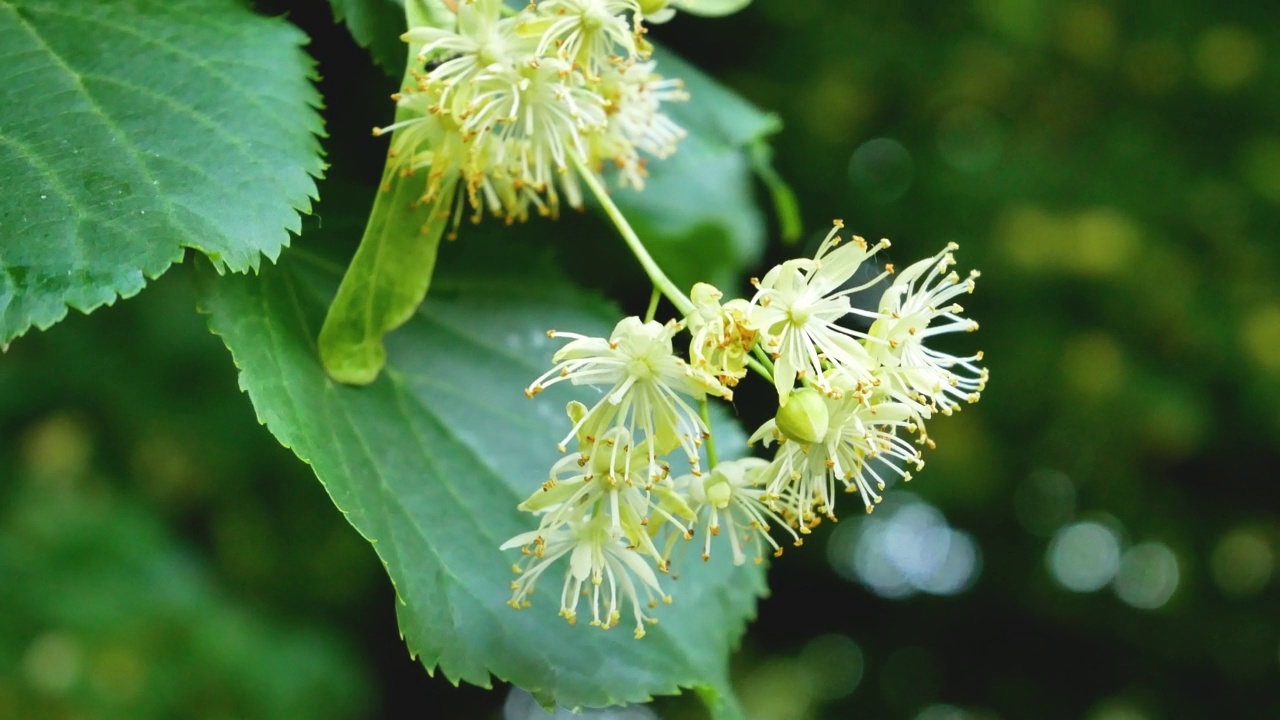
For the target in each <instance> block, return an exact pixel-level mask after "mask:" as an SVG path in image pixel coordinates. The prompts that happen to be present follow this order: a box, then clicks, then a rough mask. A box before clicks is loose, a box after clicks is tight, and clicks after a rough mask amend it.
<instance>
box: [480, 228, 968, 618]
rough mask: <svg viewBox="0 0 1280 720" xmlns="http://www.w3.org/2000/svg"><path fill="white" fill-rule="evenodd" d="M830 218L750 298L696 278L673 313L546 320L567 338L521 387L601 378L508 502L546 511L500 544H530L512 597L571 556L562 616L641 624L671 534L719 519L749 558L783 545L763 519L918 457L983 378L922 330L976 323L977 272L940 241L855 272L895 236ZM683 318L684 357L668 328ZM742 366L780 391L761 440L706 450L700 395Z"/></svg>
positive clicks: (905, 469)
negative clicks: (750, 450)
mask: <svg viewBox="0 0 1280 720" xmlns="http://www.w3.org/2000/svg"><path fill="white" fill-rule="evenodd" d="M841 228H842V224H841V223H840V222H839V221H836V223H835V227H834V228H833V229H832V230H831V232H830V233H829V234H828V235H827V237H826V239H825V240H824V241H823V242H822V244H821V245H820V246H819V248H818V250H817V253H816V254H815V255H814V257H812V258H802V259H796V260H788V261H786V262H784V263H782V264H780V265H778V266H776V267H774V268H772V269H771V270H770V271H769V272H768V273H767V274H766V275H765V276H764V277H763V278H762V279H760V280H756V281H753V283H754V285H755V288H756V292H755V294H754V296H752V297H750V298H737V299H731V300H728V301H727V302H722V299H723V293H721V292H720V291H719V290H717V289H716V288H714V287H712V286H710V285H707V284H703V283H700V284H698V285H696V286H695V287H694V288H693V290H692V293H691V296H690V297H689V298H687V299H686V300H685V305H686V306H688V307H691V308H692V310H691V311H689V312H688V313H687V314H686V316H685V317H684V318H683V320H682V321H680V322H669V323H667V324H665V325H664V324H660V323H657V322H654V321H652V320H648V321H646V320H641V319H640V318H637V317H629V318H626V319H624V320H622V321H621V322H619V323H618V325H617V327H615V328H614V331H613V333H612V334H611V335H610V336H609V337H608V338H593V337H585V336H582V335H576V334H569V333H556V332H554V331H553V332H551V333H549V334H550V335H551V337H553V338H554V337H567V338H570V342H569V343H568V344H566V345H565V346H564V347H562V348H561V349H560V350H559V352H557V353H556V354H555V356H554V358H553V361H554V363H555V365H554V367H553V368H552V369H551V370H550V371H548V372H547V373H546V374H544V375H543V376H542V377H540V378H538V379H537V380H535V381H534V383H533V384H532V385H530V387H529V388H528V389H527V390H526V394H528V395H529V396H530V397H532V396H534V395H536V394H538V393H539V392H541V391H542V390H543V389H545V388H546V387H549V386H551V385H553V384H555V383H558V382H561V381H566V380H567V381H569V382H570V383H572V384H575V385H583V384H585V385H592V386H595V387H597V388H599V389H601V390H602V391H603V394H602V396H601V397H600V399H599V401H598V402H596V404H595V405H594V406H593V407H590V408H588V407H586V406H585V405H582V404H581V403H578V402H576V401H575V402H570V403H569V406H568V414H569V418H570V420H571V427H570V430H569V432H568V435H567V436H566V438H565V440H564V441H563V442H562V443H561V446H560V450H561V452H564V451H565V449H566V447H565V444H566V443H568V442H569V441H570V440H576V442H577V452H575V453H572V454H569V455H567V456H566V457H564V458H562V459H561V460H560V461H559V462H557V463H556V464H555V466H554V467H553V468H552V469H551V473H550V477H549V479H548V480H547V481H546V482H544V483H543V485H542V487H541V488H539V489H537V490H535V491H534V492H533V494H532V495H531V496H530V497H529V498H528V499H527V500H525V501H524V502H523V503H522V504H521V505H520V509H521V510H523V511H526V512H529V513H532V514H533V515H536V516H538V517H539V519H540V523H539V527H538V529H537V530H532V531H529V532H526V533H522V534H520V535H517V536H516V537H514V538H512V539H511V540H510V541H508V542H507V543H506V544H505V545H503V548H504V549H510V548H515V547H520V548H522V551H523V552H524V558H523V559H522V560H521V561H520V562H518V563H517V564H516V566H515V569H516V571H517V572H518V573H520V576H519V578H518V579H517V580H516V581H515V582H514V583H512V590H513V595H512V599H511V601H510V604H511V605H512V606H514V607H517V608H520V607H524V606H526V605H528V604H529V600H528V597H529V595H530V593H531V592H532V591H533V589H534V583H535V581H536V580H537V579H538V578H539V577H541V576H542V575H543V574H544V573H545V572H546V571H547V569H548V568H549V567H550V566H551V565H553V564H554V563H555V562H556V561H557V560H558V559H559V558H560V557H563V556H565V555H568V556H569V562H568V567H567V568H566V569H565V571H564V585H563V589H562V592H561V607H560V613H561V615H563V616H564V617H566V618H567V619H569V620H570V621H572V620H574V619H575V618H576V617H577V609H578V606H579V604H580V601H581V598H582V597H584V596H585V597H586V598H588V600H587V604H588V605H589V606H590V608H591V618H592V624H594V625H598V626H601V627H605V628H608V627H611V626H613V625H614V624H615V623H616V622H617V621H618V619H619V618H620V617H621V614H622V612H623V611H624V609H628V610H629V612H631V613H632V615H633V617H634V620H635V623H636V635H637V637H639V636H641V635H643V634H644V625H645V623H646V622H652V618H651V617H650V616H649V614H648V613H647V612H646V609H645V608H646V607H649V608H652V607H654V606H656V603H657V601H658V600H659V599H662V600H666V601H668V602H669V601H670V597H669V596H667V595H666V594H665V593H664V592H663V591H662V585H661V583H660V581H659V576H660V575H661V574H663V573H666V572H667V571H668V566H669V563H670V562H671V561H672V554H673V549H674V548H676V547H677V546H678V545H680V544H681V542H682V541H684V540H690V539H692V538H694V537H700V541H701V542H700V543H699V544H700V545H701V555H702V557H703V558H704V559H709V558H710V556H711V553H712V549H713V546H714V545H716V544H717V543H718V542H721V541H719V540H717V539H716V538H719V537H721V536H725V537H727V538H728V544H729V552H730V554H731V557H732V560H733V562H734V563H735V564H741V563H743V562H745V560H746V558H747V556H748V554H749V553H750V552H754V555H755V560H756V561H757V562H760V561H761V560H762V559H763V556H764V553H765V552H766V550H768V551H770V552H772V553H774V554H780V553H781V552H782V545H781V544H780V542H779V538H778V537H775V536H774V535H771V533H772V532H774V531H776V533H775V534H781V535H783V536H785V537H783V538H782V540H784V541H785V542H790V543H792V544H794V545H800V544H802V541H803V536H804V535H805V534H808V533H809V532H811V530H812V528H813V527H814V526H815V525H817V524H818V523H820V522H821V520H822V519H823V518H829V519H832V520H834V519H835V518H836V514H835V513H836V498H837V496H838V495H839V494H841V493H842V492H843V493H852V494H856V495H858V496H859V497H860V498H861V500H862V503H863V506H864V507H865V508H866V510H867V512H870V511H871V510H872V509H873V508H874V507H875V504H876V503H878V502H879V501H880V498H881V493H882V492H883V491H884V490H885V489H886V487H887V486H888V484H889V483H890V482H892V481H894V480H898V479H900V480H904V481H905V480H909V479H911V476H912V472H913V471H918V470H919V469H920V468H922V467H923V466H924V460H923V457H922V452H921V450H920V447H921V446H924V447H932V445H933V443H932V441H931V440H929V437H928V434H927V433H926V431H925V424H926V422H927V421H930V420H932V419H933V418H934V416H935V415H938V414H942V415H949V414H951V413H952V412H954V411H955V410H957V409H959V408H960V407H961V406H962V404H963V403H972V402H976V401H977V400H978V397H979V394H980V392H981V391H982V389H983V387H984V386H985V384H986V380H987V371H986V370H985V369H984V368H982V367H981V366H980V365H979V364H978V363H979V362H980V361H981V359H982V354H981V353H976V354H974V355H969V356H954V355H951V354H948V353H947V352H945V351H943V350H941V349H939V348H938V347H936V346H935V342H934V339H935V338H936V337H937V336H939V335H944V334H949V333H954V332H961V331H964V332H968V331H973V330H976V329H977V327H978V326H977V323H975V322H973V321H971V320H967V319H965V318H964V317H963V316H962V314H963V309H962V308H961V307H960V305H959V304H957V303H956V302H955V300H956V299H957V298H958V297H959V296H960V295H963V294H966V293H969V292H972V291H973V289H974V285H975V280H976V278H977V277H978V273H977V272H972V273H970V274H969V276H968V277H966V278H961V277H960V275H959V274H957V273H956V272H955V271H954V270H953V269H952V267H953V266H954V264H955V258H954V256H953V252H954V250H955V249H956V246H955V245H954V244H952V245H948V246H947V247H946V248H945V249H944V250H942V251H941V252H939V253H938V254H937V255H934V256H933V257H931V258H928V259H926V260H922V261H920V262H918V263H915V264H913V265H911V266H910V267H908V268H907V269H906V270H904V271H902V272H900V273H896V274H895V271H894V268H893V266H892V265H888V264H886V265H884V266H883V270H881V271H880V272H878V273H868V274H870V275H872V276H873V277H872V278H871V279H870V280H868V281H866V282H862V283H854V282H853V278H854V277H855V275H857V274H858V272H859V270H860V269H861V268H862V267H863V266H864V265H866V264H869V263H868V261H869V260H871V259H872V258H873V257H874V256H875V255H877V254H878V253H880V252H881V251H883V250H884V249H885V248H887V247H889V242H888V241H887V240H882V241H880V242H879V243H876V244H874V245H872V244H868V243H867V242H866V241H865V240H863V239H862V238H860V237H856V236H854V237H852V238H849V239H847V240H846V239H844V238H842V237H841V235H840V230H841ZM879 285H883V286H884V289H883V291H882V294H881V296H880V301H879V304H878V305H877V306H876V307H874V308H863V307H854V306H853V304H852V303H851V301H850V296H851V295H853V294H854V293H857V292H860V291H865V290H868V289H871V288H873V287H876V286H879ZM686 330H687V331H688V338H689V341H688V354H687V359H686V358H685V357H682V356H679V355H677V354H676V352H675V348H674V344H673V342H672V341H673V339H674V338H675V337H676V335H677V334H678V333H681V332H682V331H686ZM750 371H755V372H756V373H758V374H760V375H762V376H763V377H765V378H766V379H768V380H770V381H771V382H772V383H773V385H774V388H775V390H776V392H777V397H778V411H777V413H776V415H775V416H774V417H773V418H772V419H770V420H768V421H767V422H765V423H764V424H763V425H762V426H761V427H760V428H759V429H757V430H756V431H755V433H754V434H753V435H752V436H751V442H753V443H755V442H761V443H762V444H763V445H764V446H766V447H769V448H771V449H772V452H773V457H772V458H771V459H761V458H745V459H737V460H725V461H720V462H717V461H716V457H715V453H714V438H713V437H712V435H711V431H710V428H709V427H708V421H707V417H708V415H707V414H706V402H707V398H708V397H712V396H715V397H720V398H724V399H729V398H731V397H732V390H731V388H733V387H734V386H735V385H737V383H738V382H739V381H741V380H742V379H743V378H745V377H746V376H747V375H748V374H749V372H750ZM695 406H699V407H698V409H695ZM704 444H706V445H707V448H706V449H707V450H708V452H707V456H708V460H709V461H710V462H709V464H710V467H708V468H705V469H704V468H703V467H702V461H701V459H700V455H699V453H700V450H702V449H703V446H704ZM676 450H680V451H682V452H683V454H684V456H685V457H687V459H688V462H689V468H688V471H687V472H684V473H679V474H675V473H672V472H671V468H670V465H669V464H668V461H667V460H666V456H667V455H668V454H669V453H672V452H674V451H676ZM642 593H643V595H644V597H643V598H642V597H641V594H642ZM624 605H625V606H626V608H624V607H623V606H624Z"/></svg>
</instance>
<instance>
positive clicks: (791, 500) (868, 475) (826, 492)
mask: <svg viewBox="0 0 1280 720" xmlns="http://www.w3.org/2000/svg"><path fill="white" fill-rule="evenodd" d="M839 382H843V381H837V384H838V383H839ZM813 399H814V400H816V401H820V402H821V404H822V408H821V411H820V414H821V415H822V418H821V421H822V422H819V423H815V425H816V426H817V427H818V428H819V429H820V430H821V432H820V433H818V434H817V437H816V438H815V439H814V440H813V441H812V442H804V441H802V440H799V439H796V438H795V437H789V436H788V432H786V429H787V424H786V423H783V422H782V420H783V418H784V415H783V413H784V411H786V410H787V408H790V407H791V405H788V406H786V407H784V408H783V409H782V410H781V411H779V416H778V417H777V418H775V419H773V420H769V421H767V422H765V423H764V424H763V425H761V426H760V429H758V430H756V432H755V433H754V434H752V436H751V438H750V439H749V440H748V442H750V443H754V442H756V441H759V440H763V441H764V444H765V445H766V446H768V445H770V444H771V443H773V442H775V441H777V442H778V443H779V445H778V451H777V453H776V454H775V455H774V459H773V461H772V462H770V463H769V466H768V468H766V469H765V470H764V471H762V474H761V477H760V480H761V482H762V484H763V485H764V486H765V499H766V500H767V501H768V502H769V503H770V507H773V508H781V509H782V512H783V513H784V514H785V515H786V516H787V517H788V519H790V520H792V521H793V522H795V523H797V525H798V526H799V528H800V532H802V533H807V532H808V531H809V528H810V527H812V526H813V525H814V524H816V523H817V520H818V516H819V515H826V516H827V517H828V518H831V519H833V520H834V519H835V497H836V483H837V482H839V483H840V484H841V485H843V486H844V488H845V490H846V491H847V492H856V493H858V494H859V495H861V497H862V501H863V504H864V505H865V506H866V509H867V512H871V510H872V508H873V507H874V503H878V502H880V494H879V492H882V491H883V490H884V489H885V486H886V482H885V478H886V477H887V476H888V475H896V476H897V477H899V478H901V479H902V480H904V481H905V480H910V479H911V473H910V472H908V471H906V470H903V469H902V468H901V467H899V464H904V465H914V466H915V468H916V469H917V470H919V469H920V468H923V467H924V460H923V459H922V458H921V456H920V451H918V450H916V449H915V448H914V447H913V446H912V445H911V443H909V442H907V441H906V440H904V439H903V438H901V437H899V436H898V434H897V432H898V431H899V430H902V431H904V432H906V433H907V434H911V433H915V432H916V431H917V430H918V429H919V425H918V423H917V418H918V415H917V413H916V410H915V408H913V407H912V406H910V405H906V404H904V403H898V402H893V401H891V400H880V399H876V401H874V402H867V401H866V398H862V397H859V396H857V395H856V394H854V393H852V392H846V393H841V394H840V396H839V397H834V398H833V397H830V396H826V395H821V394H817V395H814V396H813ZM872 461H875V462H874V463H873V462H872ZM877 467H878V468H879V469H878V470H877ZM873 486H874V487H873Z"/></svg>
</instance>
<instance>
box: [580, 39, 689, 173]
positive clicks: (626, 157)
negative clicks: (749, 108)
mask: <svg viewBox="0 0 1280 720" xmlns="http://www.w3.org/2000/svg"><path fill="white" fill-rule="evenodd" d="M655 65H656V63H653V62H644V63H635V64H632V65H627V66H623V67H621V68H619V69H617V70H613V71H611V72H608V73H606V74H605V75H604V76H603V77H602V80H601V92H602V93H603V94H604V96H605V97H606V98H607V99H608V101H609V110H610V112H609V124H608V127H607V128H606V130H605V132H604V134H603V135H601V136H599V137H598V138H597V140H596V148H595V152H596V154H597V155H599V156H600V157H601V158H605V159H611V160H612V161H613V164H614V166H615V167H617V168H618V174H619V184H620V185H621V186H622V187H627V186H631V187H634V188H636V189H637V190H642V189H644V182H645V177H647V175H648V172H647V170H646V165H647V163H648V161H647V159H646V158H644V157H643V156H641V154H640V153H641V152H644V153H647V154H648V155H652V156H654V157H657V158H665V157H668V156H670V155H671V154H672V153H674V152H675V151H676V145H677V144H678V143H679V142H680V140H682V139H683V138H684V137H685V136H686V135H687V134H688V133H686V132H685V130H684V128H682V127H680V126H679V125H677V124H676V123H675V121H674V120H672V119H671V118H670V117H668V116H667V115H666V114H665V113H663V112H662V111H661V107H662V104H663V103H669V102H684V101H685V100H688V99H689V94H688V93H687V92H685V90H684V83H683V82H681V81H680V80H679V79H675V78H663V77H662V76H661V75H659V74H657V73H656V72H654V67H655Z"/></svg>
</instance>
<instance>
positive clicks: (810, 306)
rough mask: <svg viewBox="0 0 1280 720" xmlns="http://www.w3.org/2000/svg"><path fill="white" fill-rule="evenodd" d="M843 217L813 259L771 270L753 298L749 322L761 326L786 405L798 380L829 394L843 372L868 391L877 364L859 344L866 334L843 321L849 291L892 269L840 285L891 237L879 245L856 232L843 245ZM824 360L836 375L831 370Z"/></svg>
mask: <svg viewBox="0 0 1280 720" xmlns="http://www.w3.org/2000/svg"><path fill="white" fill-rule="evenodd" d="M842 227H844V225H843V223H841V222H840V221H839V220H837V221H836V222H835V227H833V228H832V229H831V232H830V233H828V234H827V237H826V239H824V240H823V241H822V244H821V245H820V246H819V247H818V252H817V254H816V255H815V256H814V258H813V259H812V260H809V259H799V260H788V261H787V262H784V263H782V264H781V265H778V266H775V267H774V268H772V269H770V270H769V272H768V273H767V274H766V275H765V276H764V279H763V280H759V281H756V282H755V285H756V287H757V288H758V290H757V292H756V295H755V297H754V298H752V300H751V304H752V306H753V307H752V310H751V313H750V315H749V316H748V320H749V322H750V323H751V324H752V325H754V326H755V327H757V328H759V329H760V332H761V334H762V339H761V342H762V343H763V347H764V348H765V350H766V351H767V352H768V353H769V354H770V355H771V356H773V358H774V371H773V376H774V385H775V387H776V388H777V391H778V401H779V403H783V404H785V403H786V401H787V398H788V396H789V395H790V393H791V389H792V388H793V387H795V382H796V379H797V378H799V379H801V380H803V381H806V382H811V383H813V384H814V385H815V386H816V387H818V388H820V389H821V390H823V391H824V392H826V393H828V394H832V393H836V392H838V390H837V388H836V387H835V386H833V385H832V384H831V383H830V382H829V381H828V378H829V377H836V376H841V375H842V376H844V377H845V378H847V380H848V381H849V382H848V385H849V386H851V387H852V388H853V389H854V390H855V391H864V390H865V387H864V386H866V385H869V383H870V380H871V372H872V370H874V369H875V362H874V361H873V359H872V358H871V356H870V355H869V354H868V353H867V351H866V349H865V348H864V347H863V346H862V344H861V343H860V342H859V338H861V337H862V334H861V333H858V332H856V331H854V330H850V329H848V328H846V327H843V326H841V325H839V324H838V323H839V321H840V319H841V318H843V317H844V316H845V315H848V314H849V312H850V309H851V308H850V304H849V297H848V296H849V295H850V294H852V293H855V292H857V291H859V290H862V289H864V288H867V287H870V286H871V285H873V284H875V283H876V282H879V280H880V278H882V277H884V276H885V275H886V274H887V273H881V274H880V275H879V276H877V277H876V278H875V279H873V280H871V281H870V282H868V283H865V284H863V285H861V286H858V287H850V288H841V286H842V285H844V283H846V282H847V281H848V280H849V279H850V278H851V277H853V274H854V273H855V272H857V270H858V267H859V266H861V265H862V263H863V261H865V260H866V259H867V258H869V257H871V256H872V255H875V254H876V252H878V251H879V250H880V249H881V248H885V247H888V246H889V241H887V240H881V241H880V242H879V243H877V244H876V245H874V246H868V245H867V242H866V241H865V240H863V239H862V238H860V237H857V236H855V237H854V238H853V239H852V241H851V242H850V243H849V244H847V245H843V246H840V242H841V239H840V237H839V236H838V235H837V234H836V233H837V232H839V231H840V229H841V228H842ZM824 363H826V364H829V365H830V366H831V367H832V369H833V370H834V372H833V373H826V372H825V368H824Z"/></svg>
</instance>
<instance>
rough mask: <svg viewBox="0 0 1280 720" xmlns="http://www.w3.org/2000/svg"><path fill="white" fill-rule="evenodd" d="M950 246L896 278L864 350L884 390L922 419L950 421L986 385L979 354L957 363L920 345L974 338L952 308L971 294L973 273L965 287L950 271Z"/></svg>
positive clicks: (967, 322)
mask: <svg viewBox="0 0 1280 720" xmlns="http://www.w3.org/2000/svg"><path fill="white" fill-rule="evenodd" d="M956 248H957V245H956V244H955V243H951V244H948V245H947V247H946V248H945V249H944V250H943V251H942V252H940V253H938V254H937V255H935V256H933V257H932V258H928V259H926V260H921V261H920V262H918V263H915V264H914V265H912V266H911V267H909V268H907V269H906V270H904V271H903V272H902V274H900V275H899V276H898V277H897V278H896V279H895V280H894V282H893V284H892V285H890V286H889V288H888V289H887V290H885V292H884V296H883V297H882V299H881V301H880V311H879V312H878V313H874V314H872V313H862V314H866V315H870V316H871V317H875V318H876V321H875V322H874V323H873V324H872V326H871V329H870V331H869V333H868V347H869V349H870V351H871V354H872V355H873V356H874V357H875V358H876V360H877V361H878V362H879V363H880V364H882V365H883V366H884V372H882V373H880V375H881V376H882V377H883V378H884V381H885V382H884V383H883V388H882V389H883V390H884V391H885V392H887V393H889V394H890V395H891V396H893V397H895V398H896V399H898V400H901V401H902V402H907V403H916V404H919V405H920V406H921V407H922V408H923V409H924V411H925V413H926V416H927V415H928V414H929V413H930V412H932V411H939V412H941V413H942V414H944V415H950V414H951V412H952V411H953V410H956V409H958V408H960V407H961V405H960V403H961V402H970V403H973V402H977V401H978V398H979V395H980V393H981V391H982V389H983V388H984V387H985V386H986V383H987V370H986V368H981V367H978V366H977V365H976V364H975V363H977V362H978V361H980V360H982V353H981V352H978V353H975V354H973V355H970V356H968V357H956V356H954V355H949V354H947V353H944V352H941V351H939V350H935V349H933V348H930V347H927V346H926V345H925V342H926V341H928V340H930V339H932V338H934V337H937V336H939V335H945V334H947V333H955V332H973V331H975V330H977V329H978V323H977V322H975V321H973V320H967V319H964V318H962V317H960V313H961V312H963V311H964V309H963V308H961V307H960V305H958V304H956V303H954V302H952V301H953V300H954V299H955V298H956V297H958V296H960V295H964V294H967V293H971V292H973V289H974V287H975V284H976V283H975V280H976V279H977V278H978V272H977V271H976V270H975V271H973V272H971V273H969V277H968V278H967V279H965V280H964V281H961V280H960V276H959V275H958V274H956V273H955V272H954V271H950V268H951V266H952V265H954V264H955V262H956V261H955V257H954V256H953V255H952V254H951V253H952V251H954V250H955V249H956Z"/></svg>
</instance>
